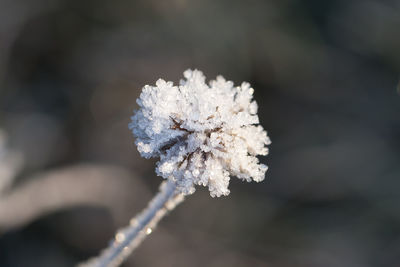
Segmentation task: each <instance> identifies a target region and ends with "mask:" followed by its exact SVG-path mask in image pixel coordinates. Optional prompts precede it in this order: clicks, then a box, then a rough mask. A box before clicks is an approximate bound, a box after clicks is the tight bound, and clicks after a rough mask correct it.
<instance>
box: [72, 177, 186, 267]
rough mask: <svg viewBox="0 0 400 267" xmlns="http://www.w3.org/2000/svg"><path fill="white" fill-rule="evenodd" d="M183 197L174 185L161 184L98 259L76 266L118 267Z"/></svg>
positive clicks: (170, 182)
mask: <svg viewBox="0 0 400 267" xmlns="http://www.w3.org/2000/svg"><path fill="white" fill-rule="evenodd" d="M183 199H184V196H183V195H182V194H180V193H176V184H175V182H173V181H170V180H168V181H167V182H163V183H162V184H161V186H160V190H159V192H158V193H157V195H156V196H155V197H154V198H153V199H152V200H151V201H150V203H149V204H148V206H147V208H146V209H145V210H143V211H142V212H141V213H139V214H138V215H137V216H135V217H134V218H132V219H131V221H130V225H129V226H127V227H125V228H122V229H120V230H119V231H117V234H116V235H115V238H114V239H113V240H112V241H111V242H110V245H109V247H108V248H106V249H105V250H104V251H103V252H102V253H101V254H100V255H99V256H98V257H95V258H93V259H90V260H89V261H87V262H85V263H82V264H80V265H78V266H79V267H115V266H119V265H120V264H121V263H122V262H123V261H124V260H125V259H126V258H127V257H128V256H129V255H130V254H131V253H132V251H133V250H134V249H135V248H137V247H138V246H139V245H140V243H142V241H143V240H144V239H145V238H146V236H147V235H149V234H150V233H151V232H152V231H153V229H154V227H156V225H157V223H158V222H159V221H160V220H161V219H162V218H163V217H164V216H165V215H166V214H167V213H168V211H170V210H172V209H174V208H175V206H176V205H177V204H179V203H180V202H182V201H183Z"/></svg>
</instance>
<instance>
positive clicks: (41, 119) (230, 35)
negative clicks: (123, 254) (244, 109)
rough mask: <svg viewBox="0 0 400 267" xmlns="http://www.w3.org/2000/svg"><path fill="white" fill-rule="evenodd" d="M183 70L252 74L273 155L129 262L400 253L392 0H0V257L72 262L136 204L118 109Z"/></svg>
mask: <svg viewBox="0 0 400 267" xmlns="http://www.w3.org/2000/svg"><path fill="white" fill-rule="evenodd" d="M187 68H198V69H200V70H202V71H204V73H205V75H206V76H207V79H214V78H215V77H216V75H218V74H222V75H223V76H224V77H225V78H227V79H229V80H233V81H234V82H235V83H241V82H242V81H248V82H250V83H251V84H252V86H253V87H254V88H255V99H256V100H257V102H258V104H259V115H260V120H261V123H262V125H263V126H264V127H265V128H266V129H267V130H268V133H269V135H270V137H271V139H272V145H271V146H270V155H269V156H268V157H265V158H262V159H261V160H262V162H264V163H266V164H268V165H269V167H270V169H269V170H268V172H267V175H266V179H265V181H263V182H262V183H259V184H257V183H243V182H241V181H239V180H237V179H236V178H235V179H232V181H231V185H230V189H231V194H230V195H229V196H228V197H221V198H218V199H216V198H214V199H213V198H211V197H210V196H209V194H208V191H207V190H206V189H204V188H198V190H197V192H196V193H195V194H194V195H192V196H190V197H188V198H187V200H186V201H185V202H184V203H183V204H181V205H180V206H179V207H178V208H177V209H176V210H175V211H174V212H172V213H171V214H170V215H169V216H168V217H167V218H166V219H165V220H163V221H162V222H161V224H160V226H159V227H158V228H157V229H156V230H155V231H154V233H153V234H152V235H151V236H149V238H148V239H147V240H146V241H145V242H144V243H143V245H142V246H141V247H140V248H139V249H137V250H136V251H135V252H134V254H133V255H132V256H131V257H130V258H129V260H128V261H127V263H125V264H124V266H174V267H179V266H182V267H183V266H274V267H286V266H288V267H291V266H304V267H306V266H307V267H314V266H324V267H330V266H332V267H333V266H335V267H336V266H340V267H347V266H348V267H364V266H393V267H394V266H400V203H399V201H400V196H399V191H400V179H399V178H400V120H399V119H400V118H399V117H400V95H399V94H400V86H399V85H398V84H399V77H400V76H399V70H400V1H397V0H393V1H379V0H364V1H361V0H359V1H357V0H352V1H349V0H340V1H321V0H308V1H290V0H282V1H272V0H271V1H261V0H250V1H238V0H224V1H213V0H205V1H194V0H165V1H160V0H159V1H156V0H150V1H149V0H139V1H133V0H119V1H107V0H96V1H95V0H92V1H77V0H51V1H50V0H36V1H31V0H1V1H0V128H2V130H3V131H4V132H5V133H6V134H7V136H8V139H7V150H5V149H4V148H2V150H1V151H2V153H0V154H1V157H2V163H3V164H1V165H0V166H1V168H0V179H2V177H5V178H3V179H6V177H11V176H13V175H8V176H7V175H6V174H7V173H8V174H9V173H13V172H14V173H16V175H15V176H16V177H15V179H14V182H13V184H12V186H11V187H9V188H8V189H3V190H2V191H3V192H2V193H0V194H1V195H0V266H2V267H19V266H40V267H46V266H72V265H73V264H76V263H77V262H79V261H82V260H84V259H86V258H88V257H90V256H93V255H95V254H97V253H98V251H99V250H100V249H101V248H103V247H105V246H106V245H107V243H108V240H109V239H111V238H112V237H113V234H114V231H115V230H116V229H117V228H118V227H121V226H123V225H126V224H127V223H128V221H129V218H130V217H131V216H133V215H134V214H136V213H137V212H138V211H140V210H141V208H143V207H144V206H145V205H146V202H147V201H148V200H149V199H150V198H151V195H152V194H153V193H154V192H156V191H157V187H158V184H159V183H160V182H161V179H160V178H159V177H156V175H155V173H154V162H155V161H153V160H145V159H142V158H140V157H139V154H138V152H137V150H136V148H135V146H134V144H133V141H134V140H133V137H132V135H131V133H130V131H129V130H128V126H127V124H128V122H129V120H130V116H131V114H132V111H133V110H134V109H135V108H136V107H137V106H136V104H135V100H136V98H137V97H138V96H139V93H140V90H141V88H142V86H143V85H145V84H154V83H155V81H156V80H157V79H158V78H160V77H161V78H165V79H166V80H172V81H174V82H177V81H178V80H179V79H180V78H181V77H182V72H183V71H184V70H185V69H187ZM16 155H18V156H16ZM16 158H17V159H18V160H16ZM5 163H7V164H5ZM10 169H11V170H10ZM2 175H3V176H2Z"/></svg>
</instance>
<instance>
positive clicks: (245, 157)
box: [129, 70, 271, 197]
mask: <svg viewBox="0 0 400 267" xmlns="http://www.w3.org/2000/svg"><path fill="white" fill-rule="evenodd" d="M184 76H185V79H184V80H181V81H180V85H179V86H174V85H173V83H172V82H166V81H164V80H162V79H159V80H158V81H157V82H156V86H149V85H146V86H145V87H144V88H143V91H142V93H141V95H140V98H139V99H138V100H137V103H138V105H139V106H140V109H139V110H138V111H136V112H135V114H134V116H132V122H131V123H130V124H129V128H130V129H131V130H132V132H133V134H134V136H135V137H136V142H135V143H136V145H137V148H138V150H139V152H140V153H141V155H142V156H144V157H146V158H150V157H159V158H160V160H159V162H158V163H157V168H156V172H157V174H158V175H160V176H162V177H163V178H166V179H170V180H173V181H175V182H176V183H177V185H178V189H179V190H180V191H181V192H182V193H184V194H191V193H193V192H194V190H195V189H194V185H203V186H208V188H209V190H210V194H211V196H213V197H214V196H221V195H228V194H229V190H228V185H229V179H230V176H236V177H238V178H240V179H243V180H246V181H251V180H253V181H256V182H260V181H262V180H263V179H264V175H265V172H266V170H267V166H266V165H264V164H260V163H259V161H258V159H257V157H256V156H257V155H267V154H268V148H267V147H266V145H269V144H270V143H271V142H270V139H269V138H268V136H267V133H266V131H265V130H264V129H263V127H262V126H260V125H258V123H259V120H258V116H257V104H256V102H255V101H253V100H252V99H253V92H254V90H253V88H251V86H250V84H248V83H245V82H244V83H242V85H241V86H238V87H234V85H233V82H231V81H226V80H225V79H224V78H223V77H222V76H218V77H217V79H216V80H213V81H211V82H210V84H209V85H207V84H206V83H205V77H204V75H203V73H202V72H201V71H198V70H187V71H185V72H184Z"/></svg>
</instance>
